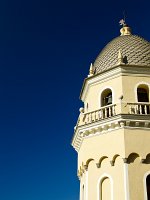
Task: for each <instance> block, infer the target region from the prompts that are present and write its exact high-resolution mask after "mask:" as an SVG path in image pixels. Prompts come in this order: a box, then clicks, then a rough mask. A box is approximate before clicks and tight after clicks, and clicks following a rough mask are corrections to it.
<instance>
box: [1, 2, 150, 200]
mask: <svg viewBox="0 0 150 200" xmlns="http://www.w3.org/2000/svg"><path fill="white" fill-rule="evenodd" d="M149 8H150V1H149V0H147V1H144V0H143V1H141V0H139V1H138V0H133V1H131V0H130V1H129V0H126V1H111V0H110V1H108V0H106V1H103V2H102V1H100V0H93V1H88V0H82V1H79V0H72V1H69V0H62V1H61V0H58V1H51V0H26V1H24V0H13V1H12V0H4V1H1V2H0V200H78V199H79V191H78V190H79V181H78V179H77V176H76V170H77V163H76V159H77V154H76V152H75V151H74V150H73V148H72V147H71V145H70V143H71V139H72V135H73V127H74V126H75V124H76V120H77V117H78V110H79V108H80V107H81V106H82V103H81V102H80V101H79V98H78V97H79V93H80V89H81V86H82V82H83V79H84V78H85V77H86V76H87V74H88V69H89V66H90V63H91V62H93V61H94V59H95V58H96V56H97V55H98V53H99V52H100V50H101V49H102V48H103V46H104V45H105V44H106V43H107V42H109V41H110V40H111V39H112V38H114V37H116V36H118V35H119V29H120V27H119V24H118V21H119V20H120V19H121V18H122V12H123V10H126V11H127V23H128V24H129V25H130V26H131V27H132V29H133V33H135V34H138V35H141V36H143V37H144V38H146V39H147V40H150V12H149Z"/></svg>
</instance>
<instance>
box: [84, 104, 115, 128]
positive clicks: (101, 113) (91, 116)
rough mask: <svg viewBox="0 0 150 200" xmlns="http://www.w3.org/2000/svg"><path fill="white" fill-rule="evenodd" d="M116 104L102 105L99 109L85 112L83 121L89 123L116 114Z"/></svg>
mask: <svg viewBox="0 0 150 200" xmlns="http://www.w3.org/2000/svg"><path fill="white" fill-rule="evenodd" d="M115 106H116V104H113V105H108V106H104V107H101V108H100V109H99V110H95V111H93V112H88V113H85V114H84V117H83V122H84V123H86V124H87V123H91V122H95V121H98V120H101V119H105V118H109V117H112V116H114V115H115Z"/></svg>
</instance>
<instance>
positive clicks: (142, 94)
mask: <svg viewBox="0 0 150 200" xmlns="http://www.w3.org/2000/svg"><path fill="white" fill-rule="evenodd" d="M137 99H138V102H149V88H148V86H147V85H144V84H142V85H139V86H138V88H137Z"/></svg>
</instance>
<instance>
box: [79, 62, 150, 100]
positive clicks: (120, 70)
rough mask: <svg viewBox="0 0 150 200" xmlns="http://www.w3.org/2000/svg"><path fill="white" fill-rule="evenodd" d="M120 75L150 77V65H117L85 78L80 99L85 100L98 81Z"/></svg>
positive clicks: (104, 80)
mask: <svg viewBox="0 0 150 200" xmlns="http://www.w3.org/2000/svg"><path fill="white" fill-rule="evenodd" d="M118 76H144V77H150V66H137V65H116V66H114V67H113V68H112V69H111V70H107V71H105V72H102V73H100V74H97V75H93V76H91V77H88V78H86V79H85V80H84V82H83V86H82V89H81V93H80V99H81V100H82V101H85V99H86V95H87V92H88V90H89V88H90V87H91V86H93V85H96V84H98V83H102V82H106V81H108V80H111V79H114V78H116V77H118Z"/></svg>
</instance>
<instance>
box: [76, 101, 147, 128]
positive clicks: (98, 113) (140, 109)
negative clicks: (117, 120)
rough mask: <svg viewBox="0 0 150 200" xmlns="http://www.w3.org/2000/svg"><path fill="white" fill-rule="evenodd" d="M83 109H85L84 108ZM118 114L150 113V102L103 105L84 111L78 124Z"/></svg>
mask: <svg viewBox="0 0 150 200" xmlns="http://www.w3.org/2000/svg"><path fill="white" fill-rule="evenodd" d="M82 110H83V109H82ZM118 114H127V115H130V114H132V115H143V116H144V115H150V103H146V102H144V103H143V102H142V103H119V104H111V105H108V106H104V107H101V108H100V109H98V110H95V111H92V112H87V113H84V111H82V112H81V113H80V116H79V118H78V122H77V124H76V126H81V125H84V124H90V123H92V122H96V121H100V120H103V119H107V118H111V117H113V116H115V115H118Z"/></svg>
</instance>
